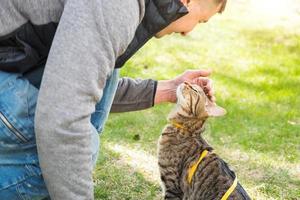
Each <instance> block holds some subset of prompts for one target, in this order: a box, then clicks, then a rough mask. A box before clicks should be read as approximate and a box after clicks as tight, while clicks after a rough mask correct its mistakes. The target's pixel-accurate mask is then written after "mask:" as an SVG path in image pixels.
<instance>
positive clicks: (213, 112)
mask: <svg viewBox="0 0 300 200" xmlns="http://www.w3.org/2000/svg"><path fill="white" fill-rule="evenodd" d="M205 109H206V112H207V114H208V116H209V117H221V116H224V115H226V113H227V112H226V110H225V109H224V108H222V107H220V106H218V105H217V104H215V103H211V102H210V103H209V104H207V105H206V106H205Z"/></svg>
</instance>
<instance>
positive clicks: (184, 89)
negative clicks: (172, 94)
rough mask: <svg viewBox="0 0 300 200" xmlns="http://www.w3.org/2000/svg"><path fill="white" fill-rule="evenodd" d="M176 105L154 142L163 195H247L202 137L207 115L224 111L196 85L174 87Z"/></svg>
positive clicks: (210, 198)
mask: <svg viewBox="0 0 300 200" xmlns="http://www.w3.org/2000/svg"><path fill="white" fill-rule="evenodd" d="M177 99H178V101H177V105H176V107H175V109H174V110H173V111H172V112H171V113H170V114H169V116H168V120H169V124H168V125H167V126H166V127H165V128H164V130H163V132H162V135H161V136H160V139H159V143H158V165H159V171H160V174H161V180H162V185H163V190H164V198H165V199H174V200H175V199H176V200H177V199H178V200H181V199H183V200H220V199H222V200H225V199H234V200H236V199H238V200H247V199H250V197H249V196H248V194H247V193H246V191H245V190H244V189H243V187H242V186H241V185H240V184H239V183H238V182H237V178H236V175H235V173H234V172H233V171H231V170H230V169H229V167H228V165H227V163H226V162H224V161H223V160H222V159H221V158H219V157H218V155H216V154H215V153H213V152H212V147H210V146H209V145H208V144H207V142H206V141H205V140H204V139H203V138H202V136H201V133H202V132H203V131H204V126H203V125H204V123H205V121H206V119H207V118H208V117H217V116H222V115H224V114H225V113H226V111H225V110H224V109H223V108H221V107H219V106H217V105H215V104H214V103H212V102H211V101H210V100H209V99H208V98H207V96H206V95H205V93H204V91H203V90H202V88H200V87H199V86H198V85H191V84H189V83H187V82H185V83H183V84H181V85H180V86H179V87H178V88H177Z"/></svg>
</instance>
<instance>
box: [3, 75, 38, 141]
mask: <svg viewBox="0 0 300 200" xmlns="http://www.w3.org/2000/svg"><path fill="white" fill-rule="evenodd" d="M37 94H38V92H37V89H36V88H34V87H33V86H32V85H30V83H29V82H28V81H27V80H26V79H23V78H20V77H18V76H12V77H11V80H10V81H9V82H8V84H7V87H2V90H1V91H0V142H1V145H0V146H3V145H12V144H16V143H17V144H22V143H33V142H35V133H34V110H35V105H36V98H37Z"/></svg>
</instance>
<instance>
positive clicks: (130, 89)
mask: <svg viewBox="0 0 300 200" xmlns="http://www.w3.org/2000/svg"><path fill="white" fill-rule="evenodd" d="M156 87H157V81H155V80H152V79H145V80H142V79H131V78H122V79H120V80H119V83H118V89H117V92H116V95H115V98H114V101H113V104H112V108H111V112H128V111H137V110H142V109H146V108H150V107H152V106H154V97H155V93H156Z"/></svg>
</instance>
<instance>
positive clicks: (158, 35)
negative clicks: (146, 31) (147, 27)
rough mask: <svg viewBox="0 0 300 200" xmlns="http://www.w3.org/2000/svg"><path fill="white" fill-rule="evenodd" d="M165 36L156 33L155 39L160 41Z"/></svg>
mask: <svg viewBox="0 0 300 200" xmlns="http://www.w3.org/2000/svg"><path fill="white" fill-rule="evenodd" d="M163 36H164V35H163V34H160V33H156V34H155V35H154V37H155V38H157V39H159V38H162V37H163Z"/></svg>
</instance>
